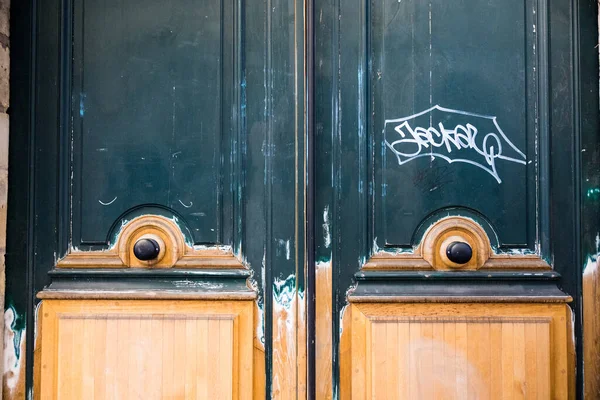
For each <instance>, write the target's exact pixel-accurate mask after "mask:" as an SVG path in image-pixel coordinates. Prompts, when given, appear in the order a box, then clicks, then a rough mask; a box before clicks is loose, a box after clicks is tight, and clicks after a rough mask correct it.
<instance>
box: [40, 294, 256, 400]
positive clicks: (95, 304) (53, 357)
mask: <svg viewBox="0 0 600 400" xmlns="http://www.w3.org/2000/svg"><path fill="white" fill-rule="evenodd" d="M253 308H254V306H253V304H252V302H251V301H246V302H239V301H238V302H236V301H229V302H214V301H205V302H189V301H176V302H174V301H164V300H162V301H152V300H150V301H148V300H145V301H139V300H137V301H136V300H132V301H110V300H104V301H77V300H46V301H44V303H43V306H42V310H41V312H42V313H43V314H42V315H43V321H42V326H43V330H44V331H43V336H42V337H43V339H42V340H43V343H42V345H41V347H42V349H43V352H42V358H41V366H40V368H41V369H40V371H41V372H40V375H41V376H40V379H41V384H40V388H41V393H40V398H42V399H52V398H57V399H82V398H89V397H94V398H101V399H102V398H106V399H133V398H139V397H143V398H154V399H161V398H186V399H207V398H214V399H216V398H218V399H233V398H235V399H250V398H252V397H253V391H252V374H253V371H252V325H253V321H252V313H253ZM48 349H50V350H49V351H48Z"/></svg>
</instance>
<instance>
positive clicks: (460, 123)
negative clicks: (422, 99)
mask: <svg viewBox="0 0 600 400" xmlns="http://www.w3.org/2000/svg"><path fill="white" fill-rule="evenodd" d="M439 113H441V115H438V114H439ZM426 119H428V121H426ZM434 121H435V122H434ZM438 121H439V122H438ZM490 123H491V124H490ZM424 126H428V127H427V128H425V127H424ZM478 126H479V129H478ZM390 128H393V131H394V132H396V133H397V134H398V135H400V139H397V140H394V141H388V140H387V138H386V141H385V144H386V145H387V147H389V148H390V150H391V151H392V152H393V153H394V154H395V155H396V158H397V159H398V164H399V165H402V164H406V163H407V162H409V161H412V160H415V159H417V158H419V157H431V158H432V159H433V158H436V157H439V158H441V159H444V160H446V161H447V162H448V163H466V164H471V165H474V166H476V167H478V168H481V169H483V170H484V171H486V172H488V173H489V174H490V175H492V176H493V177H494V178H495V179H496V181H497V182H498V183H502V180H501V179H500V176H498V172H497V171H496V160H504V161H508V162H512V163H517V164H523V165H525V164H526V157H525V154H523V153H522V152H521V151H520V150H519V149H518V148H517V146H515V145H514V144H513V143H512V142H511V141H510V140H509V139H508V138H507V137H506V135H505V134H504V132H503V131H502V129H500V126H499V125H498V122H497V121H496V117H490V116H486V115H479V114H474V113H469V112H465V111H458V110H452V109H449V108H443V107H440V106H434V107H431V108H429V109H427V110H425V111H423V112H420V113H418V114H414V115H411V116H409V117H405V118H398V119H390V120H386V121H385V128H384V135H386V134H388V132H387V131H388V130H389V129H390ZM469 153H470V154H469ZM478 158H479V159H480V161H477V159H478Z"/></svg>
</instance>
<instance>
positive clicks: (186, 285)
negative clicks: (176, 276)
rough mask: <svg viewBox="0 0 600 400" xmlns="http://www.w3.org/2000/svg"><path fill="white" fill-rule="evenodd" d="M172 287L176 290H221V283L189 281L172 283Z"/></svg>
mask: <svg viewBox="0 0 600 400" xmlns="http://www.w3.org/2000/svg"><path fill="white" fill-rule="evenodd" d="M173 285H174V286H175V287H177V288H198V289H209V290H210V289H223V287H224V286H223V284H222V283H211V282H199V281H192V280H189V279H185V280H180V281H173Z"/></svg>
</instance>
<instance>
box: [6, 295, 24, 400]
mask: <svg viewBox="0 0 600 400" xmlns="http://www.w3.org/2000/svg"><path fill="white" fill-rule="evenodd" d="M24 318H25V317H24V316H20V315H19V314H18V313H17V311H16V310H15V308H14V307H13V306H9V307H8V308H7V309H6V311H5V312H4V327H5V330H4V382H3V394H4V396H5V397H6V398H15V399H16V398H17V397H18V395H19V393H24V389H25V381H24V379H25V375H24V373H25V357H24V356H25V332H26V329H25V325H24Z"/></svg>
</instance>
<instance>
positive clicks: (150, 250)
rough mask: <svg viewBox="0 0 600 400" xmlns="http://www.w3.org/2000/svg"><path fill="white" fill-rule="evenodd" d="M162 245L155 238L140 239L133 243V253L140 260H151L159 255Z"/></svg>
mask: <svg viewBox="0 0 600 400" xmlns="http://www.w3.org/2000/svg"><path fill="white" fill-rule="evenodd" d="M159 253H160V246H159V245H158V242H157V241H156V240H154V239H150V238H144V239H140V240H138V241H137V242H135V244H134V245H133V254H134V255H135V256H136V257H137V259H138V260H140V261H151V260H154V259H156V258H157V257H158V254H159Z"/></svg>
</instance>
